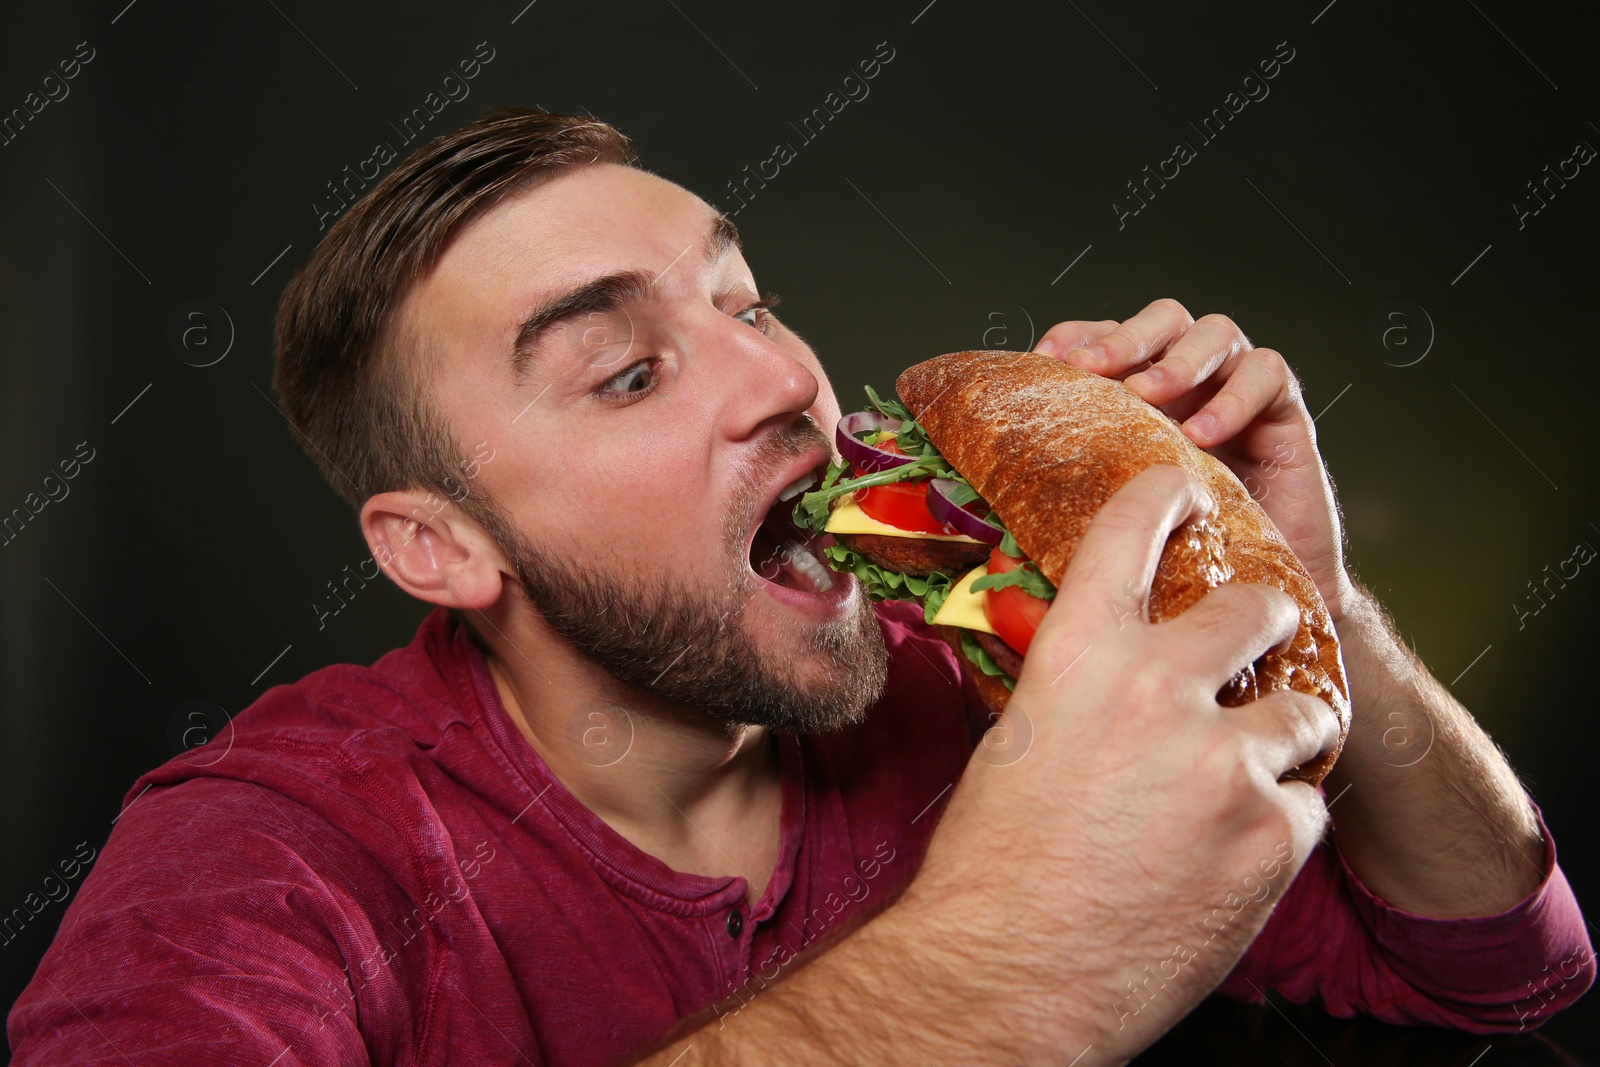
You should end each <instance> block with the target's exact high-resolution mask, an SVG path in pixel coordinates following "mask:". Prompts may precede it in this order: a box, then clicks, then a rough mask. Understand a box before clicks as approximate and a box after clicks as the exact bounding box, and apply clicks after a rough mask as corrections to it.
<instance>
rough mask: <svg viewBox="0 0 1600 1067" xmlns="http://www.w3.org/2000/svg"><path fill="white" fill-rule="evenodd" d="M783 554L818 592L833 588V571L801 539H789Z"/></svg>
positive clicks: (790, 564) (792, 566)
mask: <svg viewBox="0 0 1600 1067" xmlns="http://www.w3.org/2000/svg"><path fill="white" fill-rule="evenodd" d="M781 551H782V554H783V557H784V558H785V559H787V560H788V562H789V566H790V567H791V568H792V569H793V570H794V571H796V572H797V573H798V574H799V575H800V576H801V577H802V578H804V579H805V580H806V581H808V582H810V583H811V587H812V589H814V590H815V591H816V592H818V593H825V592H827V591H828V590H829V589H832V588H833V572H832V571H830V570H829V569H828V567H827V564H825V563H823V562H822V561H821V560H819V559H818V558H817V557H816V556H814V555H812V554H811V550H810V549H808V548H806V546H805V545H803V544H801V543H800V542H799V541H787V542H785V543H784V546H783V548H782V550H781Z"/></svg>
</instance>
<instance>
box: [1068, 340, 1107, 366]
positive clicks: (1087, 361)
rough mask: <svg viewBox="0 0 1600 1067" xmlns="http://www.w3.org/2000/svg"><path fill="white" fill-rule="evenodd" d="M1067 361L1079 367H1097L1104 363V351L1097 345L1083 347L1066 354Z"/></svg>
mask: <svg viewBox="0 0 1600 1067" xmlns="http://www.w3.org/2000/svg"><path fill="white" fill-rule="evenodd" d="M1067 359H1068V360H1069V361H1071V362H1073V363H1076V364H1078V365H1079V366H1088V367H1098V366H1100V365H1101V364H1103V363H1104V362H1105V361H1106V350H1105V349H1103V348H1101V347H1100V346H1099V345H1084V346H1083V347H1082V348H1074V349H1073V350H1072V351H1071V352H1068V353H1067Z"/></svg>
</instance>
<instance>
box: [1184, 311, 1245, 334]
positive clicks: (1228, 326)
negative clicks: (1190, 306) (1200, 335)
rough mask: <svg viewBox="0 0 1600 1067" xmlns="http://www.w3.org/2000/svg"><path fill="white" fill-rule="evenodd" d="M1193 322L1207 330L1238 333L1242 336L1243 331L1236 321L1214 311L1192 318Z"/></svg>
mask: <svg viewBox="0 0 1600 1067" xmlns="http://www.w3.org/2000/svg"><path fill="white" fill-rule="evenodd" d="M1194 324H1195V326H1196V327H1199V328H1204V329H1206V330H1207V331H1213V332H1216V333H1225V334H1228V333H1231V334H1238V335H1239V336H1241V337H1242V336H1244V334H1243V331H1241V330H1240V329H1239V326H1238V324H1237V323H1235V322H1234V321H1233V320H1232V319H1230V318H1229V317H1228V316H1226V315H1222V314H1219V313H1218V312H1215V311H1213V312H1211V313H1210V314H1208V315H1201V316H1200V317H1199V318H1198V319H1195V320H1194Z"/></svg>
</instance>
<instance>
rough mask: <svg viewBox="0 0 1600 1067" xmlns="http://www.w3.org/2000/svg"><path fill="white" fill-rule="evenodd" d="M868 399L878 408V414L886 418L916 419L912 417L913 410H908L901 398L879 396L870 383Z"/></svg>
mask: <svg viewBox="0 0 1600 1067" xmlns="http://www.w3.org/2000/svg"><path fill="white" fill-rule="evenodd" d="M867 399H868V400H870V401H872V406H873V407H875V408H877V409H878V414H880V415H883V416H884V417H885V418H890V419H901V420H903V421H905V422H915V421H916V420H915V419H913V418H912V417H911V412H909V411H907V410H906V406H905V405H904V404H902V403H900V401H899V400H884V399H883V398H882V397H880V396H878V393H877V391H876V390H875V389H873V388H872V386H870V385H869V386H867Z"/></svg>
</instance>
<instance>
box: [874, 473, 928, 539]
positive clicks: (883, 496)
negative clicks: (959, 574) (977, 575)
mask: <svg viewBox="0 0 1600 1067" xmlns="http://www.w3.org/2000/svg"><path fill="white" fill-rule="evenodd" d="M855 502H856V506H857V507H859V508H860V509H861V510H862V511H864V512H866V513H867V514H868V515H870V516H872V517H873V518H874V519H877V520H878V521H879V522H886V523H888V524H889V525H890V526H893V527H895V528H897V529H901V530H907V531H910V532H914V533H931V534H947V533H949V532H950V530H949V528H948V527H946V526H945V524H944V523H942V522H940V521H939V520H938V519H936V518H934V517H933V513H932V512H930V511H929V510H928V479H926V478H919V479H917V480H916V481H908V482H890V483H889V484H888V485H874V486H872V487H871V488H870V489H857V490H856V493H855Z"/></svg>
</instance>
